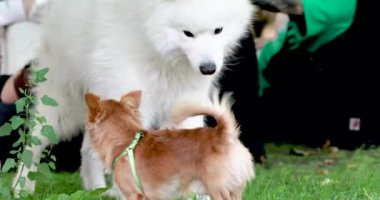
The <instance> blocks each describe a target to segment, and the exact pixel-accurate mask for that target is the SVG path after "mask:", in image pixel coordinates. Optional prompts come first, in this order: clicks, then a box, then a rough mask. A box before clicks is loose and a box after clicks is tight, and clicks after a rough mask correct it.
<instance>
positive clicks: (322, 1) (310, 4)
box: [258, 0, 356, 96]
mask: <svg viewBox="0 0 380 200" xmlns="http://www.w3.org/2000/svg"><path fill="white" fill-rule="evenodd" d="M302 4H303V8H304V18H305V23H306V30H305V33H304V34H302V33H301V31H300V28H299V24H297V23H296V22H295V21H293V20H292V18H290V21H289V22H288V24H287V27H286V28H284V30H283V31H282V32H280V33H279V34H278V37H277V38H276V40H273V41H270V42H268V43H267V44H266V45H265V46H264V47H263V48H262V50H261V52H260V54H259V55H258V67H259V87H260V88H259V95H260V96H261V95H262V94H263V91H264V89H265V88H267V87H269V83H268V82H267V81H266V80H265V78H264V76H263V70H264V69H265V68H266V67H267V65H268V62H269V61H270V59H271V58H272V57H273V56H274V55H276V54H277V53H278V52H280V50H284V49H283V48H285V46H284V44H285V43H287V44H288V45H286V48H287V49H285V50H289V51H292V50H304V51H308V52H314V51H316V50H317V49H318V48H320V47H321V46H322V45H324V44H326V43H328V42H329V41H332V40H333V39H335V38H336V37H337V36H339V35H340V34H342V33H344V32H345V31H346V30H347V29H348V28H349V27H350V26H351V24H352V22H353V19H354V15H355V11H356V0H303V1H302ZM310 40H312V42H309V41H310ZM305 41H308V43H307V44H306V46H305V44H304V43H305ZM300 48H303V49H300Z"/></svg>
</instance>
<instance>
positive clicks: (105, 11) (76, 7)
mask: <svg viewBox="0 0 380 200" xmlns="http://www.w3.org/2000/svg"><path fill="white" fill-rule="evenodd" d="M253 12H254V8H253V7H252V5H251V4H250V2H249V0H122V1H120V0H57V1H56V2H53V4H52V7H51V12H50V13H49V14H48V16H47V20H46V21H45V23H44V30H43V38H42V45H41V53H40V57H39V62H40V66H42V67H49V68H50V71H49V73H48V76H47V79H48V80H47V82H45V83H43V84H41V85H40V86H38V87H37V88H36V90H35V92H36V93H35V94H36V95H37V97H41V96H42V95H45V94H47V95H49V96H51V97H53V98H54V99H56V100H57V101H58V103H59V107H58V108H50V107H46V106H43V105H37V107H36V109H37V110H38V112H40V113H41V114H42V115H44V116H46V117H47V121H48V123H49V124H51V125H52V126H53V127H54V128H55V131H56V133H57V134H58V137H59V139H60V140H69V139H70V138H72V137H73V136H74V135H75V134H76V133H78V132H79V130H80V129H83V128H84V124H85V119H86V110H85V104H84V93H85V92H93V93H95V94H99V95H100V96H101V98H114V99H119V98H120V97H121V95H122V94H125V93H126V92H128V91H131V90H142V91H143V92H144V96H143V99H142V103H141V115H142V121H143V124H144V126H145V127H146V128H147V129H150V128H162V127H163V126H165V125H167V124H168V123H169V122H168V121H169V119H170V110H171V106H172V105H173V104H174V102H175V101H176V100H177V99H178V98H180V97H182V96H183V95H185V94H187V93H193V92H196V93H197V94H199V95H198V97H199V99H200V100H201V99H203V100H204V99H206V98H208V93H209V90H210V89H211V88H212V87H213V84H214V83H215V81H216V80H217V78H218V76H219V75H220V71H221V69H222V68H223V65H224V62H225V59H226V58H227V57H228V56H229V55H231V54H232V51H233V49H234V47H236V46H237V44H238V42H239V39H240V38H241V37H242V36H244V34H245V33H246V32H247V30H248V26H249V25H250V23H251V22H252V21H251V17H252V13H253ZM202 125H203V122H202V118H200V117H198V118H195V119H193V120H191V121H189V122H188V123H187V124H186V125H184V126H186V127H194V126H202ZM33 134H34V135H35V136H38V137H40V138H41V140H42V143H43V144H42V145H41V146H40V147H33V148H31V151H33V153H34V156H33V161H34V162H35V163H38V162H39V160H40V156H41V151H42V150H43V149H44V148H45V147H46V146H48V145H49V141H48V140H47V139H46V138H45V137H43V136H41V134H40V130H39V128H37V129H36V130H35V131H34V133H33ZM68 156H69V155H68ZM30 170H36V169H35V167H34V166H33V167H32V168H31V169H24V170H23V171H22V172H21V171H20V170H19V173H18V176H20V175H25V174H27V173H28V172H29V171H30ZM102 170H103V166H102V165H101V163H100V162H99V160H98V156H97V155H96V154H95V151H93V150H92V147H91V146H90V144H89V143H88V139H87V138H86V137H85V139H84V143H83V146H82V166H81V176H82V178H83V184H84V187H85V188H86V189H94V188H98V187H105V180H104V176H103V171H102ZM17 189H19V185H18V186H17ZM27 189H29V190H30V191H33V190H34V182H33V181H29V180H28V181H27Z"/></svg>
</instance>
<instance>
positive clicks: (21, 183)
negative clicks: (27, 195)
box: [18, 177, 26, 188]
mask: <svg viewBox="0 0 380 200" xmlns="http://www.w3.org/2000/svg"><path fill="white" fill-rule="evenodd" d="M18 181H19V183H20V186H21V188H25V183H26V179H25V177H19V179H18Z"/></svg>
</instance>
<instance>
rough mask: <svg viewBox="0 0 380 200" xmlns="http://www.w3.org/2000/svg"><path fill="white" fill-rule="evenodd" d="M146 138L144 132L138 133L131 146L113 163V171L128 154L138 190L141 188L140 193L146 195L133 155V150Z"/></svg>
mask: <svg viewBox="0 0 380 200" xmlns="http://www.w3.org/2000/svg"><path fill="white" fill-rule="evenodd" d="M143 137H144V132H142V131H137V132H136V134H135V138H134V139H133V140H132V142H131V144H130V145H129V146H128V147H127V148H126V149H125V150H124V151H123V152H121V154H119V155H118V156H117V157H116V158H115V159H113V162H112V169H115V166H116V163H117V162H118V161H119V160H120V159H121V158H122V157H124V156H125V155H126V154H128V158H129V165H130V166H131V171H132V176H133V180H134V181H135V183H136V185H137V188H139V190H140V192H141V193H142V194H144V188H143V186H142V184H141V181H140V179H139V176H138V175H137V170H136V165H135V157H134V155H133V150H134V149H135V147H136V146H137V144H138V143H139V142H140V140H141V139H142V138H143Z"/></svg>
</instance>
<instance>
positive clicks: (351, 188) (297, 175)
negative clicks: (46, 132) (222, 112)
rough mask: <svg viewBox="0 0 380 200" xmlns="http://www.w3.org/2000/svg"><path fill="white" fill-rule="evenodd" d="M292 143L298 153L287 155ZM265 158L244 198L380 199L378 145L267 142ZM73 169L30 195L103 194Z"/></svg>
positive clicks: (4, 180)
mask: <svg viewBox="0 0 380 200" xmlns="http://www.w3.org/2000/svg"><path fill="white" fill-rule="evenodd" d="M290 149H295V150H296V152H298V153H300V154H301V155H302V156H294V155H289V150H290ZM267 151H268V154H269V161H268V162H267V163H266V164H264V165H257V166H256V175H257V176H256V179H255V180H254V181H252V182H251V183H250V185H249V186H248V187H247V189H246V192H245V195H244V199H246V200H251V199H252V200H253V199H258V200H277V199H286V200H288V199H289V200H298V199H299V200H305V199H306V200H309V199H310V200H325V199H326V200H330V199H331V200H351V199H352V200H359V199H368V200H380V149H372V150H365V151H364V150H357V151H343V150H334V149H330V148H329V149H309V148H305V147H300V146H290V145H274V144H269V145H267ZM12 176H13V174H0V199H1V200H3V199H9V196H8V194H7V193H8V192H7V191H9V190H7V187H8V186H9V184H10V182H11V178H12ZM80 189H81V187H80V177H79V173H73V174H68V173H59V174H53V175H51V177H44V178H41V179H40V180H39V182H38V184H37V189H36V194H35V195H34V196H33V197H31V198H30V199H33V200H34V199H36V200H40V199H41V200H42V199H44V200H45V199H50V200H56V199H57V200H66V199H104V198H101V197H99V195H98V193H99V192H92V193H88V192H84V191H81V190H80Z"/></svg>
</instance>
